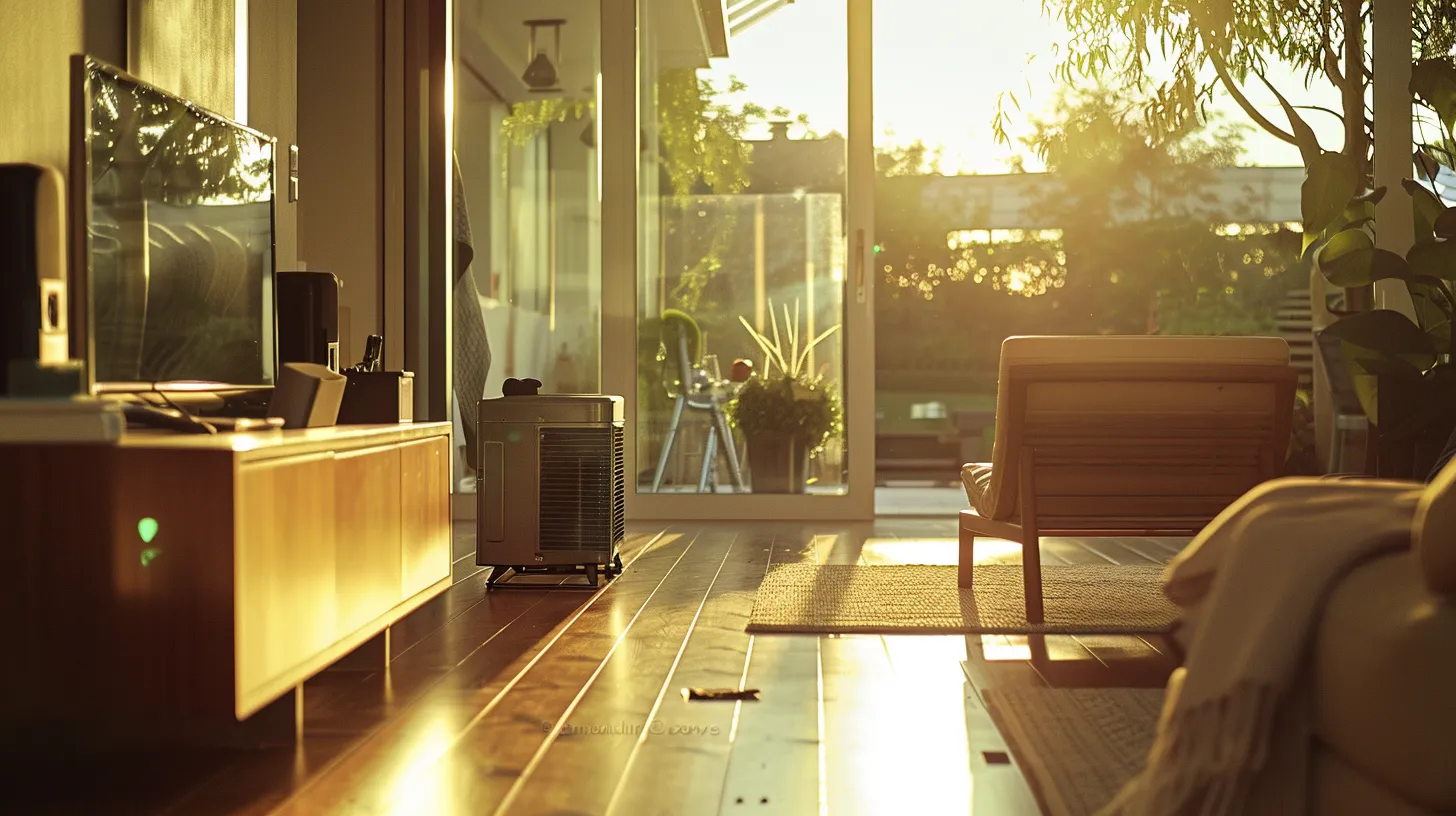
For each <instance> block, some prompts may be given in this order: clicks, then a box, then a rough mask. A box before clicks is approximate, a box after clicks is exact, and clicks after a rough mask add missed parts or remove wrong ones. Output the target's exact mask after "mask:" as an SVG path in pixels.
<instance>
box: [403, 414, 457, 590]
mask: <svg viewBox="0 0 1456 816" xmlns="http://www.w3.org/2000/svg"><path fill="white" fill-rule="evenodd" d="M399 450H400V477H401V478H400V500H401V502H402V512H403V524H402V525H401V538H400V544H401V555H402V568H403V585H402V587H401V589H402V592H403V597H405V598H408V597H410V596H412V595H414V594H415V593H417V592H419V591H421V590H423V589H425V588H426V587H429V586H431V585H433V584H435V583H437V582H439V581H441V580H443V579H445V578H448V577H449V576H450V562H451V552H450V484H449V482H450V438H449V437H445V436H438V437H435V438H433V439H425V440H421V441H419V442H409V443H406V444H403V445H400V448H399Z"/></svg>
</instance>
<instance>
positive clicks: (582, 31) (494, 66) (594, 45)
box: [455, 0, 727, 102]
mask: <svg viewBox="0 0 1456 816" xmlns="http://www.w3.org/2000/svg"><path fill="white" fill-rule="evenodd" d="M455 8H456V43H457V56H458V57H459V59H460V60H462V61H463V62H464V63H465V66H466V68H467V70H469V71H470V72H471V73H472V74H475V75H476V76H477V77H478V78H479V79H481V80H482V81H484V83H485V84H486V85H488V86H490V88H491V90H493V91H494V92H495V94H496V95H498V96H500V97H501V98H503V99H505V100H506V101H510V102H515V101H521V100H523V99H532V98H540V97H542V96H569V97H573V98H587V97H590V96H591V94H592V91H591V88H592V87H593V84H594V82H595V78H596V75H597V72H598V68H599V66H600V64H601V61H600V53H601V20H600V12H601V3H600V0H459V1H458V2H457V3H456V6H455ZM724 8H725V7H724V0H651V2H650V4H649V5H648V6H647V9H648V13H649V14H650V15H651V19H650V27H651V30H652V31H653V32H654V38H655V40H656V42H657V55H658V59H659V66H658V67H659V68H677V67H692V68H705V67H707V65H708V56H709V55H710V54H711V55H713V56H726V54H727V49H726V43H727V35H726V31H724V30H723V26H724V24H725V20H726V16H725V14H724ZM540 19H562V20H565V21H566V23H565V24H564V25H562V26H561V29H560V31H561V53H560V55H559V58H558V55H557V54H556V53H555V49H556V43H555V38H554V34H553V33H552V31H551V29H550V28H547V27H542V28H540V29H538V31H537V35H536V37H537V39H536V43H537V47H538V49H542V50H545V51H546V53H547V54H548V56H550V57H551V60H552V62H553V63H554V64H555V65H556V71H557V76H558V77H559V83H558V84H559V86H560V87H561V89H562V92H561V93H557V94H541V93H534V92H532V91H530V90H529V89H528V88H527V87H526V85H525V83H524V82H522V81H521V74H523V73H524V72H525V70H526V65H527V59H528V56H529V44H530V28H529V27H528V26H526V25H525V22H526V21H527V20H540ZM715 32H716V33H715Z"/></svg>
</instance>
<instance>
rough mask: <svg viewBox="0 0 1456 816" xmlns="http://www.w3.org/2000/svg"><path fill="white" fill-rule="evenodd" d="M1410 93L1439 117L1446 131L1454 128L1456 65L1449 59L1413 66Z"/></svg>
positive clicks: (1424, 61) (1455, 120)
mask: <svg viewBox="0 0 1456 816" xmlns="http://www.w3.org/2000/svg"><path fill="white" fill-rule="evenodd" d="M1410 91H1411V93H1412V94H1414V95H1415V96H1416V97H1417V98H1419V99H1420V100H1421V101H1422V102H1425V103H1426V105H1428V106H1430V108H1431V109H1432V110H1434V111H1435V112H1436V115H1437V116H1439V117H1441V122H1442V123H1444V124H1445V125H1446V128H1447V129H1450V128H1452V127H1456V64H1453V63H1452V61H1451V60H1450V59H1449V58H1445V59H1428V60H1421V61H1420V62H1417V63H1416V64H1415V65H1413V66H1412V67H1411V79H1410Z"/></svg>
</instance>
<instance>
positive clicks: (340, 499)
mask: <svg viewBox="0 0 1456 816" xmlns="http://www.w3.org/2000/svg"><path fill="white" fill-rule="evenodd" d="M334 481H335V488H334V489H335V496H334V506H335V507H336V508H337V514H336V516H335V533H334V536H335V550H336V556H335V558H336V561H335V577H336V588H337V592H338V621H337V622H336V624H335V625H336V627H337V631H338V632H340V633H344V632H352V631H354V630H355V629H358V628H359V627H361V626H363V625H364V624H366V623H368V622H369V621H370V620H372V619H373V618H374V617H375V616H377V615H378V614H379V613H380V611H381V610H386V609H390V608H392V607H393V606H394V605H395V604H397V603H399V602H400V601H401V600H402V599H403V598H402V596H401V595H400V586H401V580H400V566H401V564H402V560H401V558H400V544H401V537H400V516H401V508H402V506H403V505H404V504H405V503H411V504H412V503H413V498H414V497H413V494H411V496H410V498H409V499H408V500H407V499H406V498H405V496H404V495H403V494H402V493H401V492H400V482H401V478H400V451H399V448H398V447H397V446H390V447H383V448H366V449H364V450H356V451H349V452H347V453H340V454H338V455H337V456H336V457H335V458H334ZM437 580H438V577H437ZM432 583H433V582H432Z"/></svg>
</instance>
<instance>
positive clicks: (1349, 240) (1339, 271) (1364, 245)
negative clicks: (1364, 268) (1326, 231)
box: [1314, 229, 1375, 286]
mask: <svg viewBox="0 0 1456 816" xmlns="http://www.w3.org/2000/svg"><path fill="white" fill-rule="evenodd" d="M1374 248H1375V240H1374V239H1373V238H1371V237H1370V234H1369V233H1367V232H1366V231H1365V230H1363V229H1347V230H1343V231H1341V232H1337V233H1335V234H1334V235H1331V236H1330V239H1329V240H1328V241H1326V242H1325V245H1324V246H1322V247H1320V249H1319V251H1318V252H1316V253H1315V254H1314V265H1315V268H1316V269H1318V270H1319V271H1320V274H1321V275H1324V276H1325V279H1326V280H1328V281H1329V282H1330V283H1333V284H1335V285H1336V286H1364V285H1365V284H1367V283H1370V281H1368V280H1366V281H1364V282H1361V283H1345V282H1344V279H1345V278H1348V277H1351V276H1352V275H1353V273H1355V272H1358V271H1359V270H1358V269H1355V270H1346V269H1345V266H1348V264H1345V265H1344V266H1342V265H1341V262H1342V261H1344V260H1345V259H1347V258H1350V257H1351V256H1353V255H1354V254H1356V253H1358V252H1362V251H1369V250H1373V249H1374ZM1358 278H1359V276H1358V275H1355V279H1358Z"/></svg>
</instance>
